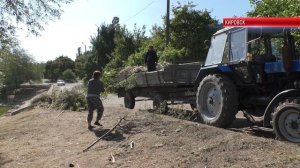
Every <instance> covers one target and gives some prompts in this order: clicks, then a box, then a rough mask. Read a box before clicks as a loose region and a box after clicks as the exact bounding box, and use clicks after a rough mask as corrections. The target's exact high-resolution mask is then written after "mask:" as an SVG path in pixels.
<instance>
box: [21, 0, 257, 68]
mask: <svg viewBox="0 0 300 168" xmlns="http://www.w3.org/2000/svg"><path fill="white" fill-rule="evenodd" d="M170 1H171V7H172V6H174V5H175V6H176V4H177V2H180V3H187V2H188V1H186V0H176V1H175V0H170ZM166 2H167V1H166V0H74V2H73V3H71V4H68V5H63V10H64V13H63V14H62V16H61V18H60V19H59V20H56V21H52V22H49V23H48V25H46V26H45V27H44V28H45V30H44V31H42V32H41V36H34V35H30V34H28V33H26V32H24V31H19V37H18V38H19V40H20V43H21V46H22V47H23V48H24V49H26V50H27V51H28V53H29V54H31V55H32V56H33V58H34V59H35V60H36V61H37V62H46V61H48V60H54V59H55V58H56V57H59V56H61V55H65V56H68V57H70V58H71V59H73V60H75V58H76V53H77V48H78V47H81V48H82V49H84V46H86V47H87V49H88V48H89V47H90V38H91V36H94V35H95V33H96V31H97V27H98V26H99V25H100V24H102V23H111V21H112V19H113V17H115V16H117V17H119V18H120V21H119V23H120V24H121V25H126V27H128V28H129V29H130V30H132V29H133V27H134V24H136V25H137V26H138V27H142V26H143V25H145V26H146V29H147V33H146V34H149V31H150V29H151V27H152V25H155V24H157V25H163V20H162V16H163V15H165V13H166ZM193 2H194V4H196V5H197V7H196V9H200V10H204V9H207V10H208V11H210V12H211V16H212V17H214V18H215V19H217V20H219V21H220V22H222V20H223V18H224V17H232V16H246V12H247V11H250V10H251V6H250V4H249V0H193ZM171 18H172V14H171Z"/></svg>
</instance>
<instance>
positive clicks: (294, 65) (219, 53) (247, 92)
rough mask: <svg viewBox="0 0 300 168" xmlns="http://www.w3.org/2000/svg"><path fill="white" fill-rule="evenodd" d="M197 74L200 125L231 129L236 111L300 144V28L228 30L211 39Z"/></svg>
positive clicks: (278, 135)
mask: <svg viewBox="0 0 300 168" xmlns="http://www.w3.org/2000/svg"><path fill="white" fill-rule="evenodd" d="M209 45H210V47H209V51H208V55H207V58H206V61H205V63H204V66H203V67H202V68H201V69H200V70H199V73H198V75H197V78H196V80H195V85H196V86H198V89H197V96H196V103H197V109H198V111H199V117H200V119H201V121H202V122H203V123H205V124H208V125H213V126H217V127H227V126H229V125H230V124H231V123H232V121H233V120H234V119H235V116H236V114H237V112H238V111H243V112H244V114H245V116H246V117H247V118H248V119H249V120H250V121H251V122H253V123H254V124H256V125H259V126H264V127H272V128H273V130H274V132H275V134H276V136H277V137H278V138H280V139H282V140H287V141H290V142H295V143H299V142H300V104H299V103H300V92H299V88H300V55H299V51H298V47H299V45H300V31H299V30H298V29H297V28H281V27H280V28H279V27H277V28H271V27H248V28H241V27H239V28H237V27H235V28H224V29H221V30H219V31H218V32H216V33H215V34H214V35H213V37H212V38H211V42H210V44H209Z"/></svg>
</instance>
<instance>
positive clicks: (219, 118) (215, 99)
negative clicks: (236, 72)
mask: <svg viewBox="0 0 300 168" xmlns="http://www.w3.org/2000/svg"><path fill="white" fill-rule="evenodd" d="M197 108H198V114H199V118H200V120H201V121H202V122H203V123H205V124H208V125H213V126H217V127H227V126H229V125H230V124H231V123H232V121H233V120H234V119H235V115H236V113H237V112H238V93H237V91H236V87H235V84H234V83H233V82H232V81H231V80H230V79H229V78H227V77H226V76H223V75H219V74H211V75H208V76H206V77H205V78H204V79H203V80H202V81H201V83H200V85H199V87H198V90H197Z"/></svg>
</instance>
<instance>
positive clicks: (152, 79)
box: [117, 62, 201, 109]
mask: <svg viewBox="0 0 300 168" xmlns="http://www.w3.org/2000/svg"><path fill="white" fill-rule="evenodd" d="M200 67H201V63H200V62H194V63H186V64H174V65H168V66H166V67H165V68H164V69H163V70H158V71H153V72H139V73H135V74H133V75H134V76H135V79H134V80H135V84H134V87H132V88H129V89H128V88H126V87H119V88H118V89H117V93H118V97H124V105H125V107H126V108H129V109H133V108H134V106H135V102H136V101H139V99H137V98H138V97H143V98H148V99H149V100H153V107H154V108H158V107H160V106H161V105H162V103H164V106H165V107H167V105H168V104H178V103H183V104H190V105H191V107H192V108H196V99H195V98H196V89H195V86H194V80H195V79H196V76H197V74H198V72H199V70H200ZM128 78H129V76H125V75H123V76H119V77H118V81H122V80H126V79H128Z"/></svg>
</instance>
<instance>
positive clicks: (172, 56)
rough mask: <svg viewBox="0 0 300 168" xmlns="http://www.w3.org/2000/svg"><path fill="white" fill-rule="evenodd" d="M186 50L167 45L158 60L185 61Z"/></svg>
mask: <svg viewBox="0 0 300 168" xmlns="http://www.w3.org/2000/svg"><path fill="white" fill-rule="evenodd" d="M186 56H187V51H186V49H185V48H183V49H180V50H179V49H175V48H173V47H167V48H166V49H165V50H164V51H163V52H162V54H161V56H160V58H159V60H160V61H161V62H169V63H182V62H186V61H188V60H186Z"/></svg>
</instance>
